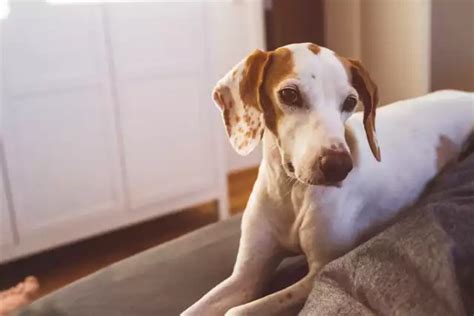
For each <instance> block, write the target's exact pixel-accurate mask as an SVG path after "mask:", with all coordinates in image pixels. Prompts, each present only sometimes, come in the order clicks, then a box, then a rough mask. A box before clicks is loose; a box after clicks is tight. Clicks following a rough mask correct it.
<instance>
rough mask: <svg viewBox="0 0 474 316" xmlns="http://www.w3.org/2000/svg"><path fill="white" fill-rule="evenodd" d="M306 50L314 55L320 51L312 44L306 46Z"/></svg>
mask: <svg viewBox="0 0 474 316" xmlns="http://www.w3.org/2000/svg"><path fill="white" fill-rule="evenodd" d="M308 49H309V50H310V51H312V52H313V53H314V54H316V55H317V54H319V52H320V51H321V47H319V46H318V45H316V44H313V43H309V44H308Z"/></svg>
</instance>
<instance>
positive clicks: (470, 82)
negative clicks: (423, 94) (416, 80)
mask: <svg viewBox="0 0 474 316" xmlns="http://www.w3.org/2000/svg"><path fill="white" fill-rule="evenodd" d="M431 17H432V20H431V89H432V90H439V89H447V88H450V89H462V90H468V91H474V40H473V37H474V1H472V0H452V1H446V0H433V2H432V13H431Z"/></svg>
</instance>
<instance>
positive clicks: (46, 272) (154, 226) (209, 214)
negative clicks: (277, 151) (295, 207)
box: [0, 168, 257, 297]
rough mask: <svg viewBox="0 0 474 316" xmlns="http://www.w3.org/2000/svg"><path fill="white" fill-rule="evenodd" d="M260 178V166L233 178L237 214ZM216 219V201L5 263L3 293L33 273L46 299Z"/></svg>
mask: <svg viewBox="0 0 474 316" xmlns="http://www.w3.org/2000/svg"><path fill="white" fill-rule="evenodd" d="M256 176H257V169H256V168H255V169H249V170H244V171H240V172H237V173H234V174H230V175H229V197H230V208H231V213H232V214H236V213H239V212H241V211H242V210H243V209H244V208H245V205H246V203H247V200H248V197H249V194H250V191H251V189H252V186H253V183H254V182H255V179H256ZM215 221H217V208H216V203H214V202H211V203H208V204H205V205H200V206H196V207H194V208H191V209H187V210H183V211H180V212H177V213H175V214H172V215H169V216H165V217H162V218H158V219H155V220H152V221H148V222H145V223H142V224H138V225H135V226H132V227H128V228H126V229H122V230H118V231H114V232H111V233H107V234H104V235H102V236H98V237H94V238H91V239H88V240H84V241H81V242H78V243H75V244H71V245H68V246H65V247H61V248H58V249H54V250H51V251H48V252H44V253H41V254H38V255H34V256H32V257H28V258H24V259H20V260H18V261H14V262H11V263H8V264H5V265H0V290H2V289H6V288H8V287H10V286H13V285H15V284H16V283H18V282H19V281H21V280H23V279H24V277H25V276H28V275H34V276H36V277H37V278H38V279H39V281H40V284H41V290H40V297H41V296H43V295H45V294H47V293H50V292H51V291H54V290H55V289H58V288H60V287H62V286H64V285H66V284H68V283H71V282H73V281H75V280H77V279H79V278H81V277H83V276H86V275H88V274H90V273H92V272H94V271H97V270H99V269H101V268H103V267H105V266H107V265H110V264H111V263H114V262H116V261H119V260H121V259H124V258H127V257H129V256H131V255H133V254H136V253H138V252H141V251H143V250H145V249H148V248H151V247H154V246H156V245H159V244H161V243H163V242H165V241H168V240H171V239H173V238H176V237H178V236H181V235H183V234H186V233H188V232H190V231H192V230H195V229H197V228H199V227H202V226H205V225H207V224H210V223H213V222H215Z"/></svg>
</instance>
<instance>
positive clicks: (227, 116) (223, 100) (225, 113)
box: [213, 86, 234, 135]
mask: <svg viewBox="0 0 474 316" xmlns="http://www.w3.org/2000/svg"><path fill="white" fill-rule="evenodd" d="M213 97H214V100H215V101H216V103H217V104H218V105H219V106H220V108H221V110H222V117H223V119H224V123H225V127H226V130H227V134H228V135H230V134H231V130H232V126H231V111H230V110H231V109H232V108H233V107H234V99H233V98H232V93H231V91H230V88H229V87H226V86H222V87H219V89H218V90H216V91H214V95H213Z"/></svg>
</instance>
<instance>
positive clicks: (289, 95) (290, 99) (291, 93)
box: [279, 88, 301, 106]
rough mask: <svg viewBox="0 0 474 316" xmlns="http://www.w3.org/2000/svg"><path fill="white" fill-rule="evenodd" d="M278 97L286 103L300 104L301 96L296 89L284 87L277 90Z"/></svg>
mask: <svg viewBox="0 0 474 316" xmlns="http://www.w3.org/2000/svg"><path fill="white" fill-rule="evenodd" d="M279 95H280V99H281V100H282V101H283V102H284V103H285V104H287V105H292V106H301V98H300V94H299V92H298V90H296V89H293V88H285V89H281V90H280V91H279Z"/></svg>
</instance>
